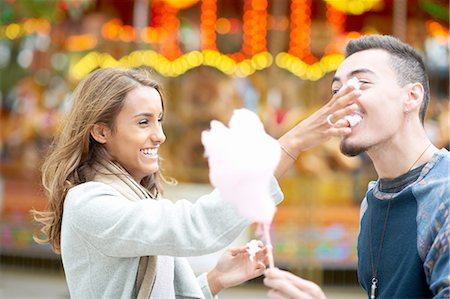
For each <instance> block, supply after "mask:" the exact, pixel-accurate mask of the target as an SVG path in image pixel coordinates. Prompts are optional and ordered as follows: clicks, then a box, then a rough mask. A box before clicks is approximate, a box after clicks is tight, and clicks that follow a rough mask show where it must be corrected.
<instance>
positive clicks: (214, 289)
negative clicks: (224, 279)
mask: <svg viewBox="0 0 450 299" xmlns="http://www.w3.org/2000/svg"><path fill="white" fill-rule="evenodd" d="M207 278H208V285H209V290H210V291H211V294H212V295H213V296H216V295H217V294H219V292H220V291H222V290H223V289H224V286H223V285H222V284H221V283H220V279H219V274H218V273H217V271H215V269H213V270H212V271H210V272H208V274H207Z"/></svg>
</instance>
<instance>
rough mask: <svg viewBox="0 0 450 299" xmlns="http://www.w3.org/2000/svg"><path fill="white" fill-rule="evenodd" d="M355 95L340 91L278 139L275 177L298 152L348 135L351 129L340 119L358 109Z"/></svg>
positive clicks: (345, 89)
mask: <svg viewBox="0 0 450 299" xmlns="http://www.w3.org/2000/svg"><path fill="white" fill-rule="evenodd" d="M359 95H361V91H360V90H357V89H355V88H354V87H353V86H350V85H348V86H344V87H342V88H341V90H339V92H338V93H336V94H335V95H333V97H332V98H331V100H330V101H329V102H328V103H327V104H325V105H324V106H322V107H321V108H320V109H319V110H317V111H316V112H314V113H313V114H312V115H310V116H309V117H308V118H306V119H304V120H303V121H301V122H300V123H298V124H297V125H296V126H295V127H293V128H292V129H290V130H289V131H288V132H286V133H285V134H284V135H283V136H281V137H280V138H279V139H278V141H279V142H280V144H281V145H282V148H283V151H282V159H281V161H280V163H279V165H278V168H277V169H276V171H275V176H276V177H277V178H280V177H281V176H282V175H283V174H284V172H285V171H286V170H287V169H288V168H289V167H290V166H291V165H292V163H293V162H294V159H293V158H296V157H298V155H299V154H300V152H301V151H304V150H307V149H310V148H312V147H315V146H317V145H319V144H322V143H324V142H326V141H327V140H328V139H330V138H331V137H334V136H338V137H339V136H346V135H348V134H350V133H351V128H350V127H349V126H348V122H347V121H346V120H344V119H343V117H344V116H346V115H349V114H351V113H352V111H355V110H357V109H358V105H357V104H355V99H356V98H357V97H358V96H359ZM329 115H330V119H331V120H332V121H333V122H334V123H333V125H330V124H329V123H328V121H327V117H328V116H329ZM286 151H287V152H289V154H287V153H286Z"/></svg>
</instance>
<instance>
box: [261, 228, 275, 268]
mask: <svg viewBox="0 0 450 299" xmlns="http://www.w3.org/2000/svg"><path fill="white" fill-rule="evenodd" d="M262 226H263V230H264V239H265V240H266V247H267V254H268V256H269V268H274V267H275V263H274V261H273V247H272V241H271V240H270V232H269V228H270V224H265V223H264V224H262Z"/></svg>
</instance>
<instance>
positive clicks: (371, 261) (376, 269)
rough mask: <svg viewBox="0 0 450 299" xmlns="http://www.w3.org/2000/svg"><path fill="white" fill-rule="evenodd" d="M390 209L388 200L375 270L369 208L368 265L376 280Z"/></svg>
mask: <svg viewBox="0 0 450 299" xmlns="http://www.w3.org/2000/svg"><path fill="white" fill-rule="evenodd" d="M390 208H391V200H390V199H388V207H387V211H386V216H385V217H384V224H383V232H382V233H381V240H380V247H379V248H378V255H377V263H376V268H375V266H374V263H373V249H372V246H373V245H372V205H371V206H370V210H369V212H370V233H369V239H370V240H369V241H370V247H369V249H370V263H371V264H372V277H373V278H375V279H377V275H378V266H379V264H380V257H381V248H383V240H384V234H385V233H386V228H387V220H388V218H389V210H390Z"/></svg>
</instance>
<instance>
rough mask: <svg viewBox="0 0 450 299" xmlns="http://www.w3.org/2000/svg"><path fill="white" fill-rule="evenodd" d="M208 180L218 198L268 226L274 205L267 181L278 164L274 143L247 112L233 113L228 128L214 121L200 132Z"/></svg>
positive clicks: (260, 124) (261, 126) (244, 110)
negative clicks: (218, 195) (217, 191)
mask: <svg viewBox="0 0 450 299" xmlns="http://www.w3.org/2000/svg"><path fill="white" fill-rule="evenodd" d="M202 143H203V146H204V147H205V155H206V157H207V158H208V162H209V178H210V180H211V184H212V185H213V186H214V187H216V188H217V189H218V190H219V192H220V194H221V195H222V197H223V198H224V199H226V200H228V201H230V202H232V203H233V204H234V205H235V206H236V207H237V209H238V210H239V212H240V213H241V214H242V215H243V216H244V217H246V218H248V219H249V220H251V221H253V222H259V223H266V224H270V223H271V222H272V219H273V216H274V214H275V210H276V208H275V204H274V201H273V199H272V197H271V195H270V190H269V189H270V187H269V186H270V180H271V177H272V176H273V173H274V171H275V168H276V167H277V165H278V162H279V160H280V155H281V152H280V146H279V144H278V141H277V140H275V139H274V138H272V137H271V136H269V135H268V134H267V133H266V132H265V130H264V126H263V124H262V123H261V121H260V120H259V118H258V116H257V115H256V114H255V113H253V112H251V111H250V110H247V109H238V110H235V111H234V112H233V115H232V117H231V120H230V123H229V127H226V126H224V125H223V124H222V123H220V122H218V121H212V122H211V129H210V130H209V131H203V132H202Z"/></svg>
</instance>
